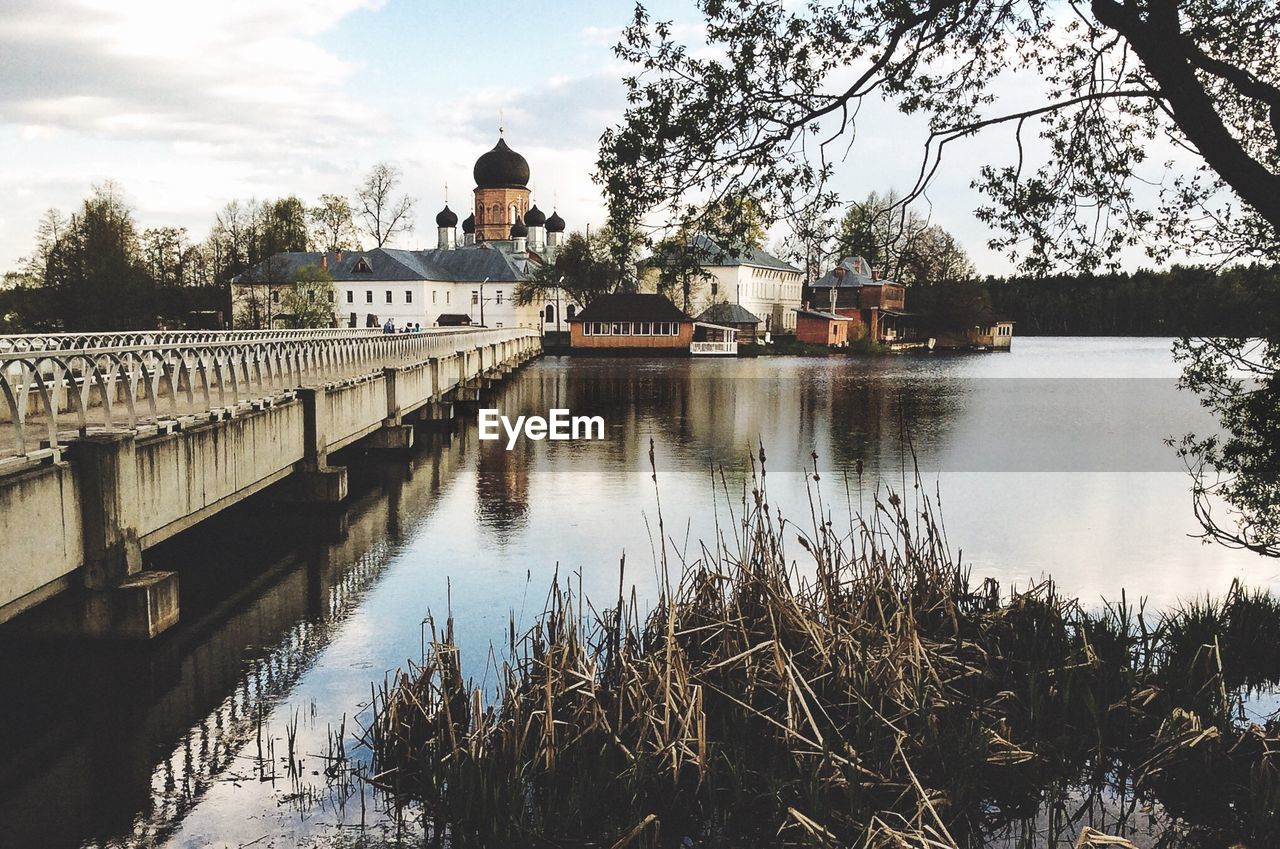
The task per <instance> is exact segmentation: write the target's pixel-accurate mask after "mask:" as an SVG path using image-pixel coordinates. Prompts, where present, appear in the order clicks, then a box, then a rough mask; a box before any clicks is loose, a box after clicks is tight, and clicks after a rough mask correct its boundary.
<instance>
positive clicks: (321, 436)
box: [288, 386, 347, 504]
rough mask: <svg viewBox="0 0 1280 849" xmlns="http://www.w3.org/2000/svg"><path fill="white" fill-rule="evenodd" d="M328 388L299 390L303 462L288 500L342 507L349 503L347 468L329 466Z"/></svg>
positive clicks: (294, 476) (293, 479) (296, 471)
mask: <svg viewBox="0 0 1280 849" xmlns="http://www.w3.org/2000/svg"><path fill="white" fill-rule="evenodd" d="M325 392H326V390H325V388H324V387H317V386H307V387H301V388H299V389H298V391H297V394H298V400H299V401H301V402H302V440H303V453H302V462H301V463H299V464H298V468H297V469H296V470H295V471H294V473H293V475H292V476H291V491H290V492H289V498H288V500H289V501H292V502H294V503H301V504H339V503H341V502H343V501H346V500H347V469H346V467H345V466H330V465H329V464H328V462H327V461H328V459H329V450H328V445H329V443H328V438H327V436H326V431H325V413H324V402H325Z"/></svg>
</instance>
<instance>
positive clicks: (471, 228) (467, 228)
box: [462, 212, 476, 233]
mask: <svg viewBox="0 0 1280 849" xmlns="http://www.w3.org/2000/svg"><path fill="white" fill-rule="evenodd" d="M475 231H476V214H475V213H474V212H473V213H471V214H470V215H468V216H467V217H466V218H464V219H462V232H464V233H474V232H475Z"/></svg>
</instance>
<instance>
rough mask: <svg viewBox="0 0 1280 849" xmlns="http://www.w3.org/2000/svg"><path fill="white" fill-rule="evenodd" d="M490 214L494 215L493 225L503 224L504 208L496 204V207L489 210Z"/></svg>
mask: <svg viewBox="0 0 1280 849" xmlns="http://www.w3.org/2000/svg"><path fill="white" fill-rule="evenodd" d="M489 212H491V213H492V214H493V221H492V223H493V224H501V223H502V207H500V206H498V205H497V204H496V203H495V204H494V205H493V206H492V207H491V208H490V209H489Z"/></svg>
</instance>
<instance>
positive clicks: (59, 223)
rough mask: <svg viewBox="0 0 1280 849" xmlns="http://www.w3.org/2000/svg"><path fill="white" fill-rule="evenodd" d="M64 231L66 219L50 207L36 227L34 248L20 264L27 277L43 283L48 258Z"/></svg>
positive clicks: (65, 229)
mask: <svg viewBox="0 0 1280 849" xmlns="http://www.w3.org/2000/svg"><path fill="white" fill-rule="evenodd" d="M66 231H67V217H66V216H65V215H63V214H62V213H61V212H60V211H59V210H57V209H53V208H52V207H51V208H49V209H46V210H45V212H44V215H42V216H40V222H39V223H38V224H37V225H36V248H35V250H34V251H33V252H32V254H31V256H29V257H27V258H26V260H24V261H23V263H22V265H23V268H22V270H23V272H24V273H25V274H26V275H27V277H29V278H31V279H33V280H39V281H40V282H41V283H43V282H44V279H45V270H46V268H47V267H48V264H49V256H50V255H51V254H52V253H53V252H54V250H55V249H56V248H57V246H58V240H59V239H61V238H62V236H63V234H64V233H66Z"/></svg>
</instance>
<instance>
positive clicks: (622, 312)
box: [569, 293, 691, 321]
mask: <svg viewBox="0 0 1280 849" xmlns="http://www.w3.org/2000/svg"><path fill="white" fill-rule="evenodd" d="M690 320H691V319H690V318H689V316H687V315H685V314H684V312H683V311H682V310H681V309H680V308H679V307H677V306H676V305H675V304H673V303H671V301H670V299H668V298H667V297H666V296H665V295H644V294H632V293H620V294H616V295H600V296H599V297H597V298H596V299H595V300H594V301H592V302H591V303H590V304H588V305H587V308H586V309H584V310H583V311H582V312H580V313H578V314H577V315H576V316H574V317H573V318H571V319H569V321H690Z"/></svg>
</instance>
